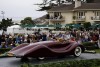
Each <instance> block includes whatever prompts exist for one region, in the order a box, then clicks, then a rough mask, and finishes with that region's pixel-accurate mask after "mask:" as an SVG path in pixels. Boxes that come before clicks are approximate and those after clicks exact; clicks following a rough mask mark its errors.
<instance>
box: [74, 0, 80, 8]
mask: <svg viewBox="0 0 100 67" xmlns="http://www.w3.org/2000/svg"><path fill="white" fill-rule="evenodd" d="M79 6H81V0H75V8H77V7H79Z"/></svg>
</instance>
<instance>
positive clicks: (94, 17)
mask: <svg viewBox="0 0 100 67" xmlns="http://www.w3.org/2000/svg"><path fill="white" fill-rule="evenodd" d="M91 20H94V21H100V16H93V17H91Z"/></svg>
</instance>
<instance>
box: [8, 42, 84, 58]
mask: <svg viewBox="0 0 100 67" xmlns="http://www.w3.org/2000/svg"><path fill="white" fill-rule="evenodd" d="M77 46H79V47H81V49H82V51H84V47H83V46H82V45H81V44H78V43H77V42H65V43H61V42H58V41H42V42H36V43H30V44H22V45H20V46H18V47H15V48H14V49H12V50H10V51H9V52H8V53H11V54H14V55H15V56H16V57H33V58H37V57H56V56H65V55H73V52H74V50H75V48H76V47H77Z"/></svg>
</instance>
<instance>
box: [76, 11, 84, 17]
mask: <svg viewBox="0 0 100 67" xmlns="http://www.w3.org/2000/svg"><path fill="white" fill-rule="evenodd" d="M77 17H78V18H82V17H85V12H84V11H82V12H77Z"/></svg>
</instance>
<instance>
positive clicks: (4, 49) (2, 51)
mask: <svg viewBox="0 0 100 67" xmlns="http://www.w3.org/2000/svg"><path fill="white" fill-rule="evenodd" d="M10 50H11V48H0V54H2V53H5V52H8V51H10Z"/></svg>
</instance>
